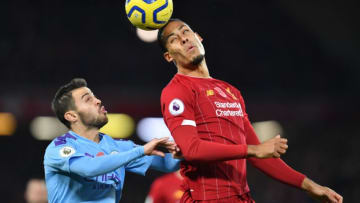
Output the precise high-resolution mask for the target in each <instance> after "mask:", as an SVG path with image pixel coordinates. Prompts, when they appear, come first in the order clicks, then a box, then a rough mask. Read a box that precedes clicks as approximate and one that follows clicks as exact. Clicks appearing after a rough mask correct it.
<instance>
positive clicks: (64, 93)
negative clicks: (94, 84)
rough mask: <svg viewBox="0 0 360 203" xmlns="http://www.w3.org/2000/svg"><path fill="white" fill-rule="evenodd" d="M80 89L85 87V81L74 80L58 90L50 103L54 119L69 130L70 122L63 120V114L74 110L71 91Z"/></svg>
mask: <svg viewBox="0 0 360 203" xmlns="http://www.w3.org/2000/svg"><path fill="white" fill-rule="evenodd" d="M81 87H87V82H86V80H85V79H83V78H74V79H72V80H71V81H70V82H69V83H67V84H65V85H63V86H61V87H60V88H59V90H58V91H57V92H56V94H55V97H54V99H53V100H52V102H51V108H52V110H53V111H54V113H55V115H56V117H57V118H58V119H59V120H60V121H61V122H62V123H63V124H64V125H65V126H66V127H68V128H70V122H69V121H67V120H66V119H65V118H64V114H65V113H66V112H67V111H69V110H75V109H76V106H75V102H74V99H73V96H72V91H73V90H74V89H78V88H81Z"/></svg>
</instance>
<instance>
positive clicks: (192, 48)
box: [187, 45, 195, 51]
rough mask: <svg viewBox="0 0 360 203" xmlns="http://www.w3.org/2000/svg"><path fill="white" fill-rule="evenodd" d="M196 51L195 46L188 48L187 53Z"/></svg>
mask: <svg viewBox="0 0 360 203" xmlns="http://www.w3.org/2000/svg"><path fill="white" fill-rule="evenodd" d="M194 49H195V46H193V45H191V46H189V47H188V48H187V51H192V50H194Z"/></svg>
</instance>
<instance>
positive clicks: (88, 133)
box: [71, 126, 100, 143]
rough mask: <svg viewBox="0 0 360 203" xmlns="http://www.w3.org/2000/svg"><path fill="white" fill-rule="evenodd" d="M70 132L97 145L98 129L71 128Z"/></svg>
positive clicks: (98, 139) (98, 138) (98, 140)
mask: <svg viewBox="0 0 360 203" xmlns="http://www.w3.org/2000/svg"><path fill="white" fill-rule="evenodd" d="M71 130H72V131H74V132H75V133H76V134H78V135H80V136H81V137H84V138H86V139H88V140H91V141H93V142H96V143H99V142H100V137H99V129H98V128H94V127H92V128H90V127H86V126H72V129H71Z"/></svg>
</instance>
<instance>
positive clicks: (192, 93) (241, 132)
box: [161, 74, 249, 200]
mask: <svg viewBox="0 0 360 203" xmlns="http://www.w3.org/2000/svg"><path fill="white" fill-rule="evenodd" d="M161 105H162V112H163V116H164V120H165V123H166V125H167V126H168V128H169V129H170V131H171V132H173V131H174V130H175V129H176V128H177V127H178V126H180V125H182V124H184V123H187V122H188V123H192V122H193V124H194V126H195V125H196V128H197V132H198V136H199V137H200V138H201V139H202V140H207V141H210V142H217V143H223V144H228V145H234V144H246V137H245V129H244V120H245V119H247V115H246V112H245V111H244V109H245V108H244V103H243V99H242V97H241V94H240V92H239V91H238V90H237V89H236V88H234V87H233V86H231V85H230V84H228V83H226V82H223V81H220V80H217V79H213V78H195V77H190V76H185V75H181V74H176V75H175V76H174V78H173V79H172V80H171V81H170V83H169V84H168V85H167V86H166V87H165V88H164V90H163V92H162V95H161ZM175 141H176V139H175ZM180 148H181V146H180ZM219 153H221V152H219ZM181 172H182V174H183V176H185V184H186V185H187V187H188V188H189V189H190V191H191V194H192V197H193V198H194V199H195V200H208V199H219V198H223V197H228V196H232V195H241V194H243V193H246V192H249V187H248V184H247V180H246V159H236V160H230V161H219V162H210V163H204V162H201V163H193V162H191V163H190V162H186V161H185V162H183V163H182V165H181Z"/></svg>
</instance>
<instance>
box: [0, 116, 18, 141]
mask: <svg viewBox="0 0 360 203" xmlns="http://www.w3.org/2000/svg"><path fill="white" fill-rule="evenodd" d="M15 129H16V119H15V116H14V115H13V114H11V113H0V136H11V135H13V134H14V132H15Z"/></svg>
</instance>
